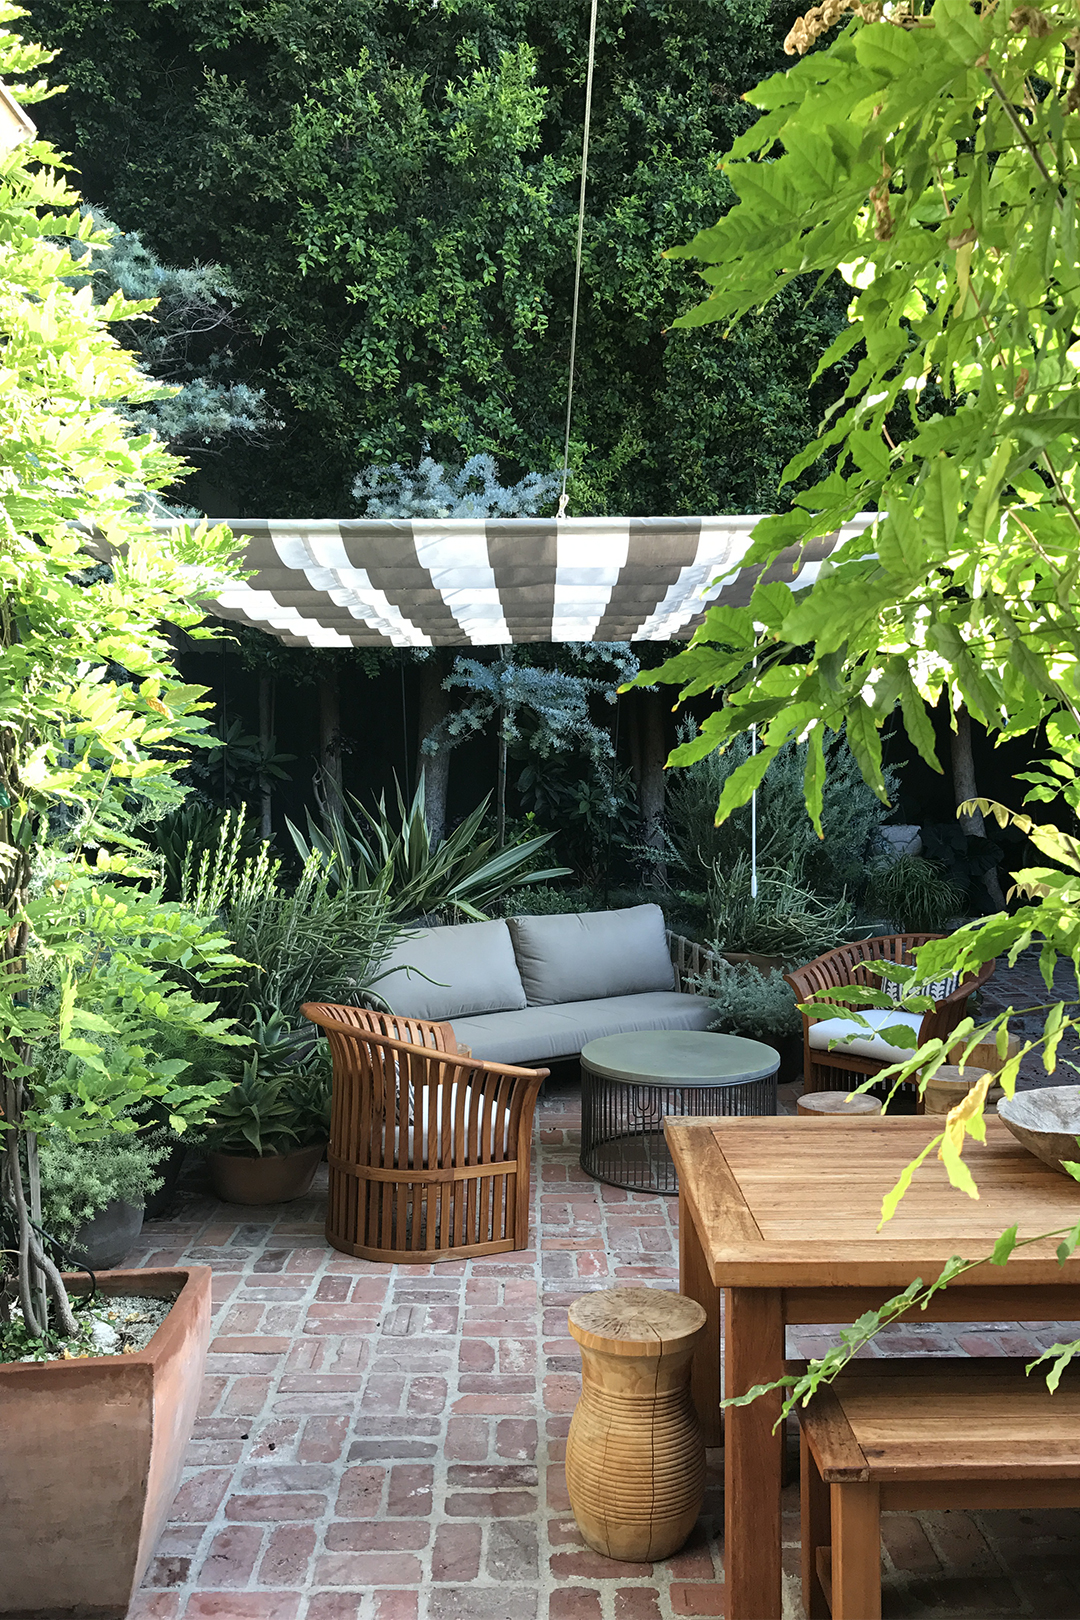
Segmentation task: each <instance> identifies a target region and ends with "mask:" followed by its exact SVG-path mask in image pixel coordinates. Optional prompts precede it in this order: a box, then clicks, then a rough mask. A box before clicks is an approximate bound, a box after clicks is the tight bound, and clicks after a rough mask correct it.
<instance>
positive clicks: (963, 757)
mask: <svg viewBox="0 0 1080 1620" xmlns="http://www.w3.org/2000/svg"><path fill="white" fill-rule="evenodd" d="M955 720H956V730H955V731H954V732H953V734H952V775H953V799H954V801H955V803H956V807H957V809H959V808H960V806H961V805H962V804H964V803H965V802H966V801H967V800H968V799H975V798H978V796H979V789H978V784H977V783H976V781H975V755H974V753H973V751H972V747H971V716H970V714H969V713H968V711H967V708H966V706H965V705H964V704H961V706H960V707H959V708H958V709H957V710H956V715H955ZM960 825H961V827H962V828H963V830H964V831H965V832H966V833H970V834H972V836H974V837H975V838H985V837H986V823H985V821H984V820H983V813H982V811H981V810H979V809H975V810H972V811H971V813H970V814H968V815H962V816H961V817H960ZM984 881H985V883H986V892H987V894H988V895H989V897H990V903H991V904H992V905H993V906H994V908H995V910H997V911H1004V909H1005V896H1004V895H1003V894H1002V892H1001V884H1000V882H999V881H998V875H997V869H996V867H991V868H990V870H989V872H987V874H986V877H985V879H984Z"/></svg>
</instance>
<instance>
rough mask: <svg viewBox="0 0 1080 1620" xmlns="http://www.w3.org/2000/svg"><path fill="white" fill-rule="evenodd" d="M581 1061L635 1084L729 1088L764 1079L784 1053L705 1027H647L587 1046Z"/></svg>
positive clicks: (593, 1069) (593, 1070) (607, 1076)
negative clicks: (744, 1082)
mask: <svg viewBox="0 0 1080 1620" xmlns="http://www.w3.org/2000/svg"><path fill="white" fill-rule="evenodd" d="M581 1062H582V1065H583V1066H584V1067H585V1068H587V1069H588V1070H589V1071H590V1073H591V1074H596V1075H600V1076H601V1077H602V1078H603V1079H605V1080H622V1081H625V1082H627V1083H628V1084H630V1085H654V1086H664V1085H667V1086H727V1085H735V1084H737V1083H738V1082H739V1081H744V1080H764V1079H766V1078H767V1077H768V1076H769V1075H770V1074H775V1073H776V1070H777V1069H778V1068H779V1066H780V1054H779V1052H777V1050H776V1048H775V1047H772V1046H766V1045H765V1043H764V1041H750V1040H746V1039H745V1038H744V1037H743V1036H742V1035H717V1034H714V1033H713V1032H712V1031H710V1030H702V1029H643V1030H638V1031H637V1032H636V1033H635V1034H632V1035H604V1036H602V1037H601V1038H600V1040H598V1041H589V1043H588V1045H586V1046H584V1047H583V1048H582V1052H581Z"/></svg>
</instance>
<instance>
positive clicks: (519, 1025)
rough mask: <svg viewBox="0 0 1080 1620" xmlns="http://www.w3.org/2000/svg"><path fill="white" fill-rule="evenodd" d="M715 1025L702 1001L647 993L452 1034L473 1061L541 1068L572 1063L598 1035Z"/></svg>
mask: <svg viewBox="0 0 1080 1620" xmlns="http://www.w3.org/2000/svg"><path fill="white" fill-rule="evenodd" d="M715 1019H716V1008H715V1006H714V1005H713V1004H712V1003H711V1002H709V1001H706V1000H705V999H704V997H703V996H688V995H684V994H683V993H682V992H681V991H678V990H653V991H648V992H646V993H644V994H642V995H638V996H603V997H601V998H600V999H599V1000H595V1001H570V1002H567V1003H566V1004H565V1005H564V1006H561V1007H525V1008H523V1009H522V1010H521V1011H520V1012H498V1013H484V1014H482V1015H481V1016H479V1017H476V1018H455V1019H454V1034H455V1035H456V1036H457V1039H458V1040H459V1041H461V1042H462V1044H463V1045H465V1046H468V1047H470V1048H471V1050H472V1055H473V1057H475V1058H482V1059H484V1060H485V1061H486V1062H489V1063H547V1062H550V1061H551V1060H552V1059H554V1058H566V1057H576V1056H577V1054H578V1053H579V1052H580V1051H581V1048H582V1047H583V1046H584V1045H585V1044H586V1043H587V1042H588V1041H595V1040H599V1039H600V1037H601V1036H602V1035H629V1034H631V1033H632V1032H633V1031H634V1030H636V1029H708V1028H709V1027H710V1025H711V1024H712V1023H714V1022H715Z"/></svg>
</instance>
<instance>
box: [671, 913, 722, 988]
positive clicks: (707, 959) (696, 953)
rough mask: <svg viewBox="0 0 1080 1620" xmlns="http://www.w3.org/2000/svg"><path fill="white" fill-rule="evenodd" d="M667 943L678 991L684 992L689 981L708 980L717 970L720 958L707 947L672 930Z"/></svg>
mask: <svg viewBox="0 0 1080 1620" xmlns="http://www.w3.org/2000/svg"><path fill="white" fill-rule="evenodd" d="M667 942H668V949H669V951H670V952H671V965H672V967H673V968H674V969H675V988H676V990H679V991H684V990H685V988H686V985H685V981H686V980H687V979H690V978H699V979H704V978H707V977H708V976H709V974H710V973H711V972H712V970H713V969H714V968H715V966H716V963H717V961H718V957H717V955H716V953H715V951H710V950H709V948H708V946H707V945H699V944H698V943H697V941H696V940H693V939H687V938H686V936H685V935H684V934H673V933H672V932H671V929H670V928H669V929H668V930H667Z"/></svg>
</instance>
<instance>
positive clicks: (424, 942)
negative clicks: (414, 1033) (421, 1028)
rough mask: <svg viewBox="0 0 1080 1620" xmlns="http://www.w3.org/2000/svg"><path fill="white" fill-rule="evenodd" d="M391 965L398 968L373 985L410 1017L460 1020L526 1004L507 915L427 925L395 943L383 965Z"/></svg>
mask: <svg viewBox="0 0 1080 1620" xmlns="http://www.w3.org/2000/svg"><path fill="white" fill-rule="evenodd" d="M387 968H392V969H394V971H393V972H391V973H388V974H387V975H386V977H385V978H381V979H379V980H378V981H377V983H376V984H375V985H374V987H373V988H374V989H375V990H376V991H377V993H378V994H379V995H380V996H382V997H383V999H384V1000H385V1001H386V1003H387V1005H388V1006H389V1007H390V1009H391V1010H392V1011H393V1012H396V1013H401V1014H403V1015H404V1016H405V1017H407V1018H434V1019H440V1018H449V1019H453V1020H454V1022H455V1023H456V1021H457V1019H458V1018H459V1017H462V1016H467V1015H468V1014H470V1013H486V1012H491V1011H493V1010H495V1009H498V1010H499V1011H503V1010H505V1009H509V1008H515V1007H524V1006H525V991H524V988H523V986H522V983H521V977H520V975H519V973H518V970H517V962H516V961H515V959H514V947H513V945H512V944H511V941H510V930H509V929H508V928H507V926H506V923H505V922H503V921H502V920H501V919H499V920H498V921H496V922H480V923H454V924H452V925H451V926H450V927H448V928H425V929H423V930H422V931H421V932H420V933H417V934H414V935H412V937H411V938H408V939H403V940H402V941H401V942H400V943H399V944H397V945H395V946H394V948H393V950H392V951H391V952H390V953H389V955H388V956H386V957H384V959H383V963H382V966H381V968H380V969H379V971H380V972H383V971H384V970H385V969H387ZM408 968H413V969H414V970H416V971H414V972H412V973H409V972H407V971H406V970H407V969H408ZM421 974H425V975H426V977H424V978H421ZM431 981H434V982H431Z"/></svg>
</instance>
